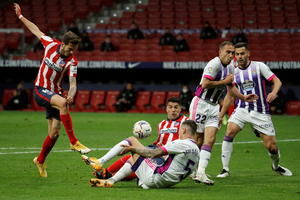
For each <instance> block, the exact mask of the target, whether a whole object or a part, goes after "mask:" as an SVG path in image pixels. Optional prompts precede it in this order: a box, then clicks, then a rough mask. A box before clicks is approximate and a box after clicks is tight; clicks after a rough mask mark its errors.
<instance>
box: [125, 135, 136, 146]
mask: <svg viewBox="0 0 300 200" xmlns="http://www.w3.org/2000/svg"><path fill="white" fill-rule="evenodd" d="M127 140H128V141H129V142H130V143H131V144H133V143H135V142H136V141H137V139H136V137H134V136H130V137H128V138H127Z"/></svg>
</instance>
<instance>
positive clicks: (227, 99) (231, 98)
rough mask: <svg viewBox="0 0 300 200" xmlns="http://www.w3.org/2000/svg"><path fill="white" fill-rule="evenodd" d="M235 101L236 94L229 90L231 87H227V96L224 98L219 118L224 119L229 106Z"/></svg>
mask: <svg viewBox="0 0 300 200" xmlns="http://www.w3.org/2000/svg"><path fill="white" fill-rule="evenodd" d="M233 101H234V96H233V94H232V93H231V92H230V91H229V88H228V87H227V93H226V96H225V98H224V102H223V106H222V109H221V111H220V113H219V119H220V121H222V119H223V117H224V115H225V113H226V112H227V110H228V108H229V106H230V105H231V104H232V103H233Z"/></svg>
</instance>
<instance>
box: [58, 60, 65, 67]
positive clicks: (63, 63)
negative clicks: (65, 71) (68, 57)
mask: <svg viewBox="0 0 300 200" xmlns="http://www.w3.org/2000/svg"><path fill="white" fill-rule="evenodd" d="M58 65H59V66H60V67H61V68H63V67H64V66H65V65H66V61H64V60H60V61H59V63H58Z"/></svg>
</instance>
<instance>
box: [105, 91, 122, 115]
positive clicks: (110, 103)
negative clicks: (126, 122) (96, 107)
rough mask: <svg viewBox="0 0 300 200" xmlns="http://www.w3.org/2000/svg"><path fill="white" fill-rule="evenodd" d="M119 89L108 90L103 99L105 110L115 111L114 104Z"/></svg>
mask: <svg viewBox="0 0 300 200" xmlns="http://www.w3.org/2000/svg"><path fill="white" fill-rule="evenodd" d="M118 95H119V91H108V92H107V95H106V99H105V111H109V112H115V111H116V108H115V106H114V104H115V103H116V100H117V96H118Z"/></svg>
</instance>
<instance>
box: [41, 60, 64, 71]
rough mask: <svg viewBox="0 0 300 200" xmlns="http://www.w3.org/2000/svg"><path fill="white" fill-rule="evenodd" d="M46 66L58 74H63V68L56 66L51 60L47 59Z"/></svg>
mask: <svg viewBox="0 0 300 200" xmlns="http://www.w3.org/2000/svg"><path fill="white" fill-rule="evenodd" d="M45 64H46V65H47V66H48V67H50V68H52V69H54V70H55V71H57V72H61V71H62V68H61V67H59V66H58V65H57V64H55V63H54V62H52V61H51V60H50V59H49V58H45Z"/></svg>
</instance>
